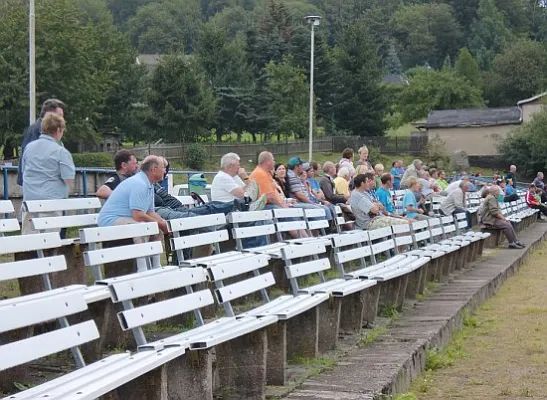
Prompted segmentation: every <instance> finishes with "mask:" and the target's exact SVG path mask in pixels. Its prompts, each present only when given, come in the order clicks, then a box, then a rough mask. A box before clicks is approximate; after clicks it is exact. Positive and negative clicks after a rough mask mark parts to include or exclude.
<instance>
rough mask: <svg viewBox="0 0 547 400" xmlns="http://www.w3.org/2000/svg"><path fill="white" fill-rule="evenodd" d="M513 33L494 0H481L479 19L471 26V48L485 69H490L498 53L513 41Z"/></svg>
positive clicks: (478, 12)
mask: <svg viewBox="0 0 547 400" xmlns="http://www.w3.org/2000/svg"><path fill="white" fill-rule="evenodd" d="M512 39H513V34H512V32H511V30H510V29H509V26H508V24H507V19H506V17H505V15H504V14H503V12H501V11H500V10H499V9H498V8H497V7H496V3H495V1H494V0H480V3H479V9H478V11H477V19H476V20H475V21H474V23H473V25H472V26H471V36H470V39H469V50H470V51H471V52H472V53H473V54H474V55H475V57H476V58H477V61H478V63H479V65H480V67H481V69H483V70H489V69H490V67H491V65H492V60H493V59H494V57H495V56H496V54H498V53H500V52H501V50H502V49H503V48H504V47H505V46H506V45H507V44H508V43H510V42H511V40H512Z"/></svg>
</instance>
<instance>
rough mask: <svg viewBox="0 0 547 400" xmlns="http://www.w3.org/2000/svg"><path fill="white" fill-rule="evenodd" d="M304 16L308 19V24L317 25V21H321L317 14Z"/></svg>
mask: <svg viewBox="0 0 547 400" xmlns="http://www.w3.org/2000/svg"><path fill="white" fill-rule="evenodd" d="M304 18H305V19H306V21H308V23H309V24H312V25H313V26H319V23H320V22H321V17H320V16H319V15H308V16H307V17H304Z"/></svg>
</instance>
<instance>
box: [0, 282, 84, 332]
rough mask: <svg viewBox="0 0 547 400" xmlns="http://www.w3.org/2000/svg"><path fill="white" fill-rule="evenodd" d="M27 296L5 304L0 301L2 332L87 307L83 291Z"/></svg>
mask: <svg viewBox="0 0 547 400" xmlns="http://www.w3.org/2000/svg"><path fill="white" fill-rule="evenodd" d="M31 296H32V295H31ZM25 297H26V296H23V297H19V298H18V299H19V301H18V302H15V303H11V304H9V305H8V304H6V305H4V306H3V305H2V303H1V302H0V332H7V331H11V330H13V329H18V328H23V327H25V326H31V325H35V324H39V323H42V322H46V321H50V320H53V319H56V318H60V317H65V316H67V315H72V314H76V313H78V312H80V311H84V310H86V309H87V304H86V302H85V300H84V297H83V295H82V292H81V291H64V292H57V293H52V294H51V295H50V296H47V297H42V298H39V299H35V298H25Z"/></svg>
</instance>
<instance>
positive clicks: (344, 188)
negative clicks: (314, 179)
mask: <svg viewBox="0 0 547 400" xmlns="http://www.w3.org/2000/svg"><path fill="white" fill-rule="evenodd" d="M350 179H351V174H350V172H349V169H348V168H346V167H342V168H340V170H339V171H338V176H337V177H336V178H334V190H335V191H336V194H341V195H343V196H349V194H350V193H349V180H350Z"/></svg>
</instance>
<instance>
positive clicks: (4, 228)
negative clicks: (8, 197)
mask: <svg viewBox="0 0 547 400" xmlns="http://www.w3.org/2000/svg"><path fill="white" fill-rule="evenodd" d="M20 229H21V227H20V226H19V221H17V219H15V218H9V219H0V233H6V232H16V231H18V230H20Z"/></svg>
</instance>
